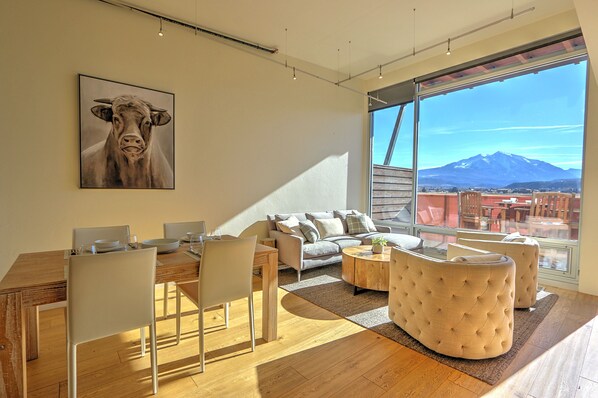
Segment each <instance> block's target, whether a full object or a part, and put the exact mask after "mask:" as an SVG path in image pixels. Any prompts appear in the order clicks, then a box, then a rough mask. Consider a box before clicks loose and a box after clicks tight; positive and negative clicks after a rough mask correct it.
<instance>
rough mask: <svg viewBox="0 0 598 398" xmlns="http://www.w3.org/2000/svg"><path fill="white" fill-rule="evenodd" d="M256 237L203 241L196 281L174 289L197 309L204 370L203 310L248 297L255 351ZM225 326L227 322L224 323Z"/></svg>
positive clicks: (202, 369)
mask: <svg viewBox="0 0 598 398" xmlns="http://www.w3.org/2000/svg"><path fill="white" fill-rule="evenodd" d="M256 239H257V237H256V236H251V237H248V238H240V239H227V240H209V241H207V242H205V244H204V248H203V252H202V255H201V260H200V264H199V281H198V282H191V283H184V284H177V290H178V291H179V292H181V293H183V294H184V295H185V296H186V297H187V298H188V299H189V300H191V301H192V302H193V303H194V304H195V305H196V306H197V307H198V310H199V313H198V318H199V366H200V371H201V372H203V371H204V369H205V346H204V310H206V309H208V308H212V307H215V306H218V305H224V309H225V318H226V319H228V314H227V309H228V305H227V304H226V303H229V302H231V301H234V300H238V299H241V298H245V297H247V299H248V303H249V304H248V305H249V307H248V309H249V330H250V336H251V351H254V350H255V326H254V316H253V289H252V275H253V272H252V271H253V259H254V255H255V244H256ZM180 301H181V300H180V295H179V294H177V342H178V341H180V334H181V327H180V322H181V318H180V314H181V311H180V309H181V303H180ZM226 327H228V321H227V322H226Z"/></svg>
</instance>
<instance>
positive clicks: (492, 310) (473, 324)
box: [388, 245, 515, 359]
mask: <svg viewBox="0 0 598 398" xmlns="http://www.w3.org/2000/svg"><path fill="white" fill-rule="evenodd" d="M449 246H450V247H449V256H453V255H457V256H456V257H455V258H453V259H452V260H450V261H447V260H438V259H435V258H432V257H428V256H425V255H423V254H419V253H415V252H412V251H407V250H403V249H401V248H393V249H392V252H391V258H390V290H389V296H388V315H389V317H390V319H391V320H392V321H393V322H394V323H396V324H397V325H398V326H399V327H400V328H401V329H403V330H404V331H406V332H407V333H409V334H410V335H411V336H412V337H413V338H415V339H416V340H418V341H419V342H420V343H422V344H423V345H425V346H426V347H428V348H429V349H431V350H433V351H436V352H438V353H440V354H444V355H448V356H451V357H457V358H467V359H482V358H493V357H496V356H499V355H501V354H504V353H505V352H507V351H509V350H510V349H511V346H512V344H513V311H514V310H513V298H514V290H515V263H514V262H513V260H512V259H510V258H508V257H506V256H503V255H500V254H496V253H490V254H481V255H480V254H477V255H470V254H472V253H478V252H479V251H477V250H472V249H469V248H467V247H464V246H459V245H449ZM461 254H469V255H468V256H461Z"/></svg>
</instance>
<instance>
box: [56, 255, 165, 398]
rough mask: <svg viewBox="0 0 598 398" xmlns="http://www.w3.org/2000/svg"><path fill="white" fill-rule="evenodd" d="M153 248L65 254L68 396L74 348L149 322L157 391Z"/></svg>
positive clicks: (73, 389) (73, 392)
mask: <svg viewBox="0 0 598 398" xmlns="http://www.w3.org/2000/svg"><path fill="white" fill-rule="evenodd" d="M155 274H156V248H150V249H142V250H134V251H120V252H112V253H105V254H102V255H76V256H71V257H70V261H69V267H68V279H67V325H68V328H67V350H68V357H67V362H68V396H69V397H71V398H75V397H76V396H77V346H78V345H79V344H81V343H86V342H88V341H92V340H97V339H100V338H103V337H107V336H111V335H114V334H118V333H121V332H124V331H128V330H131V329H135V328H138V327H145V326H149V329H150V362H151V369H152V388H153V393H154V394H157V392H158V378H157V376H158V372H157V368H158V365H157V358H156V321H155V310H154V304H155V303H154V291H155Z"/></svg>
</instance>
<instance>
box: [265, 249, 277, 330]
mask: <svg viewBox="0 0 598 398" xmlns="http://www.w3.org/2000/svg"><path fill="white" fill-rule="evenodd" d="M277 322H278V253H270V254H268V264H267V265H264V266H263V267H262V337H263V339H264V340H266V341H272V340H276V339H277Z"/></svg>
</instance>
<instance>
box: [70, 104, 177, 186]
mask: <svg viewBox="0 0 598 398" xmlns="http://www.w3.org/2000/svg"><path fill="white" fill-rule="evenodd" d="M95 102H96V103H98V104H99V105H95V106H93V107H92V108H91V112H92V113H93V115H95V116H96V117H98V118H100V119H102V120H104V121H105V122H107V123H109V128H110V132H109V133H108V137H107V138H106V140H105V141H101V142H98V143H96V144H95V145H92V146H90V147H89V148H87V149H85V150H83V151H82V152H81V185H82V187H94V188H173V187H174V182H173V180H174V177H173V171H172V167H171V166H170V164H169V162H168V160H167V159H166V156H164V153H163V152H162V149H161V147H160V143H159V141H158V139H156V137H155V135H156V134H158V133H159V129H158V130H157V129H156V128H157V127H159V126H164V125H165V124H167V123H169V122H170V121H171V119H172V117H171V115H170V114H169V113H168V111H166V110H165V109H161V108H158V107H156V106H153V105H152V104H151V103H149V102H148V101H145V100H143V99H141V98H139V97H137V96H133V95H120V96H117V97H114V98H101V99H96V100H95Z"/></svg>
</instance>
